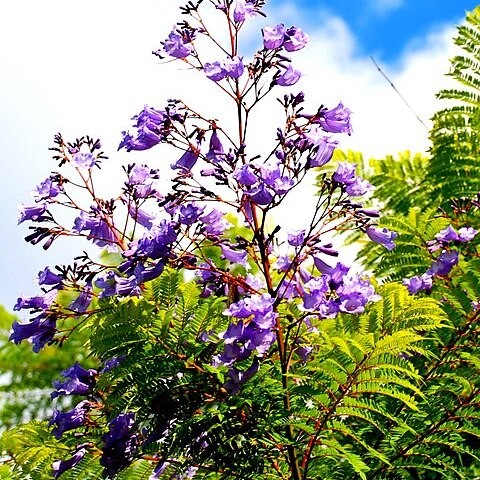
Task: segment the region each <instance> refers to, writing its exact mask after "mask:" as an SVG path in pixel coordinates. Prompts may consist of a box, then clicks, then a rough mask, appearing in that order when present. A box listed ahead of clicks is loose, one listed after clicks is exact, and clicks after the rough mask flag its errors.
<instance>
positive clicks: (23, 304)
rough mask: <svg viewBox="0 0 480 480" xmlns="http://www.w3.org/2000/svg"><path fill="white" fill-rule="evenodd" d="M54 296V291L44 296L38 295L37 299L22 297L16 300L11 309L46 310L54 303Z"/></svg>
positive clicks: (55, 292)
mask: <svg viewBox="0 0 480 480" xmlns="http://www.w3.org/2000/svg"><path fill="white" fill-rule="evenodd" d="M56 296H57V291H56V290H51V291H50V292H48V293H46V294H45V295H39V296H37V297H24V296H23V295H22V296H21V297H19V298H18V299H17V303H16V304H15V306H14V307H13V310H14V311H19V310H28V309H30V310H47V309H48V308H49V307H50V305H51V304H52V303H53V302H54V300H55V298H56Z"/></svg>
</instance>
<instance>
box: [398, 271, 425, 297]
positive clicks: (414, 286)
mask: <svg viewBox="0 0 480 480" xmlns="http://www.w3.org/2000/svg"><path fill="white" fill-rule="evenodd" d="M402 283H403V285H405V286H406V287H407V289H408V291H409V292H410V293H411V294H412V295H414V294H415V293H418V292H419V291H420V290H431V288H432V283H433V282H432V276H431V275H429V274H427V273H424V274H423V275H421V276H418V275H415V276H414V277H412V278H405V279H404V280H403V282H402Z"/></svg>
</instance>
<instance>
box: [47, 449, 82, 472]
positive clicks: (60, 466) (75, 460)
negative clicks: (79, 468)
mask: <svg viewBox="0 0 480 480" xmlns="http://www.w3.org/2000/svg"><path fill="white" fill-rule="evenodd" d="M86 453H87V451H86V450H85V448H80V449H77V450H76V451H75V453H74V454H73V456H72V457H71V458H69V459H68V460H56V461H55V462H53V465H52V469H53V476H54V478H58V477H59V476H60V475H61V474H62V473H63V472H66V471H67V470H70V469H71V468H73V467H75V466H76V465H78V464H79V463H80V461H81V460H82V458H83V457H84V456H85V454H86Z"/></svg>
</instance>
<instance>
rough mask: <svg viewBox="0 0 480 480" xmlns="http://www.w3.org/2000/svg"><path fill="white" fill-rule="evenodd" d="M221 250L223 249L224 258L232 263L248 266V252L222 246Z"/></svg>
mask: <svg viewBox="0 0 480 480" xmlns="http://www.w3.org/2000/svg"><path fill="white" fill-rule="evenodd" d="M220 248H221V249H222V258H225V259H226V260H228V261H230V262H232V263H238V264H240V265H243V266H244V267H245V266H246V265H247V251H246V250H241V251H239V250H233V249H232V248H230V247H228V246H227V245H224V244H221V245H220Z"/></svg>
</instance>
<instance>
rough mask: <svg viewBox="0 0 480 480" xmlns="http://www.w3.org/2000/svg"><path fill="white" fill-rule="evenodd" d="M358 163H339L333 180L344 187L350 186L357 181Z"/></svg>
mask: <svg viewBox="0 0 480 480" xmlns="http://www.w3.org/2000/svg"><path fill="white" fill-rule="evenodd" d="M356 168H357V164H356V163H349V162H339V164H338V166H337V170H336V171H335V173H334V174H333V179H334V180H335V181H336V182H338V183H342V184H343V185H350V184H351V183H353V182H354V181H355V169H356Z"/></svg>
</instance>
